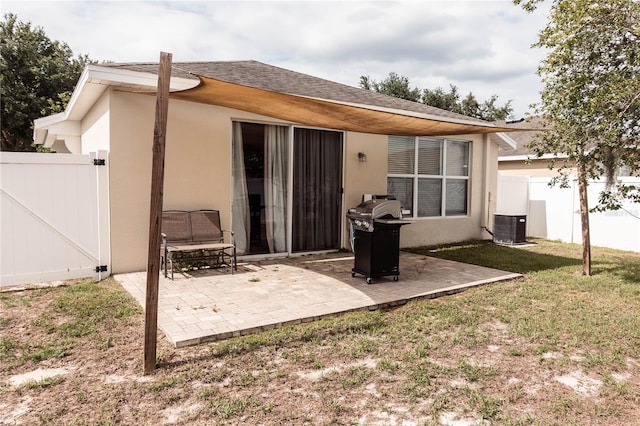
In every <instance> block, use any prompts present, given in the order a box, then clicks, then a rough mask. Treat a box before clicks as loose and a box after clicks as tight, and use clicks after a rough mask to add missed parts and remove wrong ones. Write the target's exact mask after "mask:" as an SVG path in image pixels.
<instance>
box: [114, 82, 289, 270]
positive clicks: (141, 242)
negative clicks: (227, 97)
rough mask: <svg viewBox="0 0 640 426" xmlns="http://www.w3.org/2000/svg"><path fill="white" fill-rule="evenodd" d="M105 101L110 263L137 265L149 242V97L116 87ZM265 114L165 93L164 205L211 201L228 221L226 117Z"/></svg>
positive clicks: (196, 205) (200, 205)
mask: <svg viewBox="0 0 640 426" xmlns="http://www.w3.org/2000/svg"><path fill="white" fill-rule="evenodd" d="M109 107H110V111H111V113H110V129H109V133H110V135H111V137H110V139H111V140H110V144H111V145H110V156H109V158H110V180H109V182H110V192H111V229H112V233H111V253H112V258H111V259H112V271H113V273H122V272H130V271H141V270H145V269H146V265H147V250H148V249H147V247H148V243H149V205H150V189H151V166H152V146H153V127H154V121H155V97H153V96H148V95H141V94H132V93H124V92H115V91H114V92H112V93H111V96H110V106H109ZM264 119H265V117H261V116H258V115H255V114H250V113H244V112H241V111H237V110H231V109H227V108H220V107H214V106H210V105H203V104H197V103H191V102H185V101H176V100H171V101H170V103H169V111H168V117H167V134H166V148H165V149H166V151H165V176H164V193H163V201H164V204H163V209H165V210H168V209H185V210H195V209H205V208H209V209H217V210H219V211H220V219H221V223H222V227H223V228H224V229H231V220H232V218H231V186H232V185H231V132H232V121H233V120H240V121H264ZM269 122H270V123H278V121H276V120H270V121H269Z"/></svg>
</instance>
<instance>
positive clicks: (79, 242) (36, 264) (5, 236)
mask: <svg viewBox="0 0 640 426" xmlns="http://www.w3.org/2000/svg"><path fill="white" fill-rule="evenodd" d="M106 156H107V154H106V152H100V153H98V154H97V155H96V154H90V155H72V154H46V153H14V152H2V153H0V197H1V198H0V286H10V285H18V284H27V283H35V282H44V281H54V280H65V279H71V278H84V277H92V278H93V279H95V280H100V279H102V278H105V277H107V276H108V275H109V272H110V271H109V269H110V266H109V265H110V246H109V190H108V176H109V171H108V165H107V161H106Z"/></svg>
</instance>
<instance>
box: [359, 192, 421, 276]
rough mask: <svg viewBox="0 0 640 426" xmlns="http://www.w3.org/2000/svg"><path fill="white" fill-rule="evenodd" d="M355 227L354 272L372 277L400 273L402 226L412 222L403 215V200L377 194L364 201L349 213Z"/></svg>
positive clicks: (397, 274)
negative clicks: (401, 203)
mask: <svg viewBox="0 0 640 426" xmlns="http://www.w3.org/2000/svg"><path fill="white" fill-rule="evenodd" d="M347 217H348V218H349V222H350V225H351V230H352V247H353V253H354V255H355V259H354V266H353V269H351V276H352V277H355V276H356V274H362V275H364V276H365V279H366V281H367V284H371V283H372V281H373V278H376V277H383V276H393V280H394V281H398V276H399V275H400V269H399V263H400V227H401V226H402V225H407V224H409V223H410V222H409V221H407V220H403V219H402V206H401V205H400V201H397V200H395V199H393V197H391V196H377V197H373V198H371V199H369V200H366V201H363V202H362V203H361V204H359V205H357V206H356V207H354V208H351V209H349V211H348V213H347Z"/></svg>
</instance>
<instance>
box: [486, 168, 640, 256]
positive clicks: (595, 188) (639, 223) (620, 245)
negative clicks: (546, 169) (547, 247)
mask: <svg viewBox="0 0 640 426" xmlns="http://www.w3.org/2000/svg"><path fill="white" fill-rule="evenodd" d="M620 179H621V180H622V181H623V182H625V183H627V184H632V185H640V178H637V177H625V178H620ZM550 180H551V178H534V177H527V176H524V177H523V176H504V175H499V176H498V197H497V207H496V213H497V214H506V215H527V236H531V237H540V238H546V239H550V240H560V241H564V242H568V243H576V244H581V243H582V231H581V223H580V222H581V221H580V202H579V195H578V183H577V182H576V181H575V179H574V180H572V181H571V186H570V188H560V187H558V186H554V187H550V186H549V181H550ZM603 188H604V182H601V181H592V182H589V187H588V195H587V196H588V198H589V206H590V207H594V206H596V205H597V203H598V194H599V193H600V191H602V189H603ZM589 224H590V229H591V244H592V245H594V246H601V247H609V248H615V249H620V250H629V251H637V252H640V204H638V203H631V202H626V203H625V204H624V206H623V209H622V210H616V211H606V212H602V213H591V214H590V215H589Z"/></svg>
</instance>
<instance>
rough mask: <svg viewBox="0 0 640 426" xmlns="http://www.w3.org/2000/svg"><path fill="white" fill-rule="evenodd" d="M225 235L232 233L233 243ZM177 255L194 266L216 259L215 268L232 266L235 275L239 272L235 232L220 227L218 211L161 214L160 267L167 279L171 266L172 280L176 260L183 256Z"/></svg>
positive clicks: (174, 211) (171, 211) (167, 212)
mask: <svg viewBox="0 0 640 426" xmlns="http://www.w3.org/2000/svg"><path fill="white" fill-rule="evenodd" d="M225 232H229V234H230V238H229V240H230V243H225V242H224V233H225ZM178 254H183V255H184V256H182V257H184V259H186V260H187V261H188V262H189V263H191V264H193V263H197V262H210V261H212V260H215V263H216V266H230V267H231V273H232V274H233V271H234V270H237V269H238V265H237V262H236V245H235V240H234V235H233V232H231V231H225V230H223V229H221V228H220V212H219V211H218V210H195V211H184V210H167V211H164V212H162V248H161V254H160V256H161V266H162V267H163V268H164V276H165V277H167V275H168V271H167V265H168V267H169V268H170V269H171V279H172V280H173V263H174V260H180V257H181V256H178Z"/></svg>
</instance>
